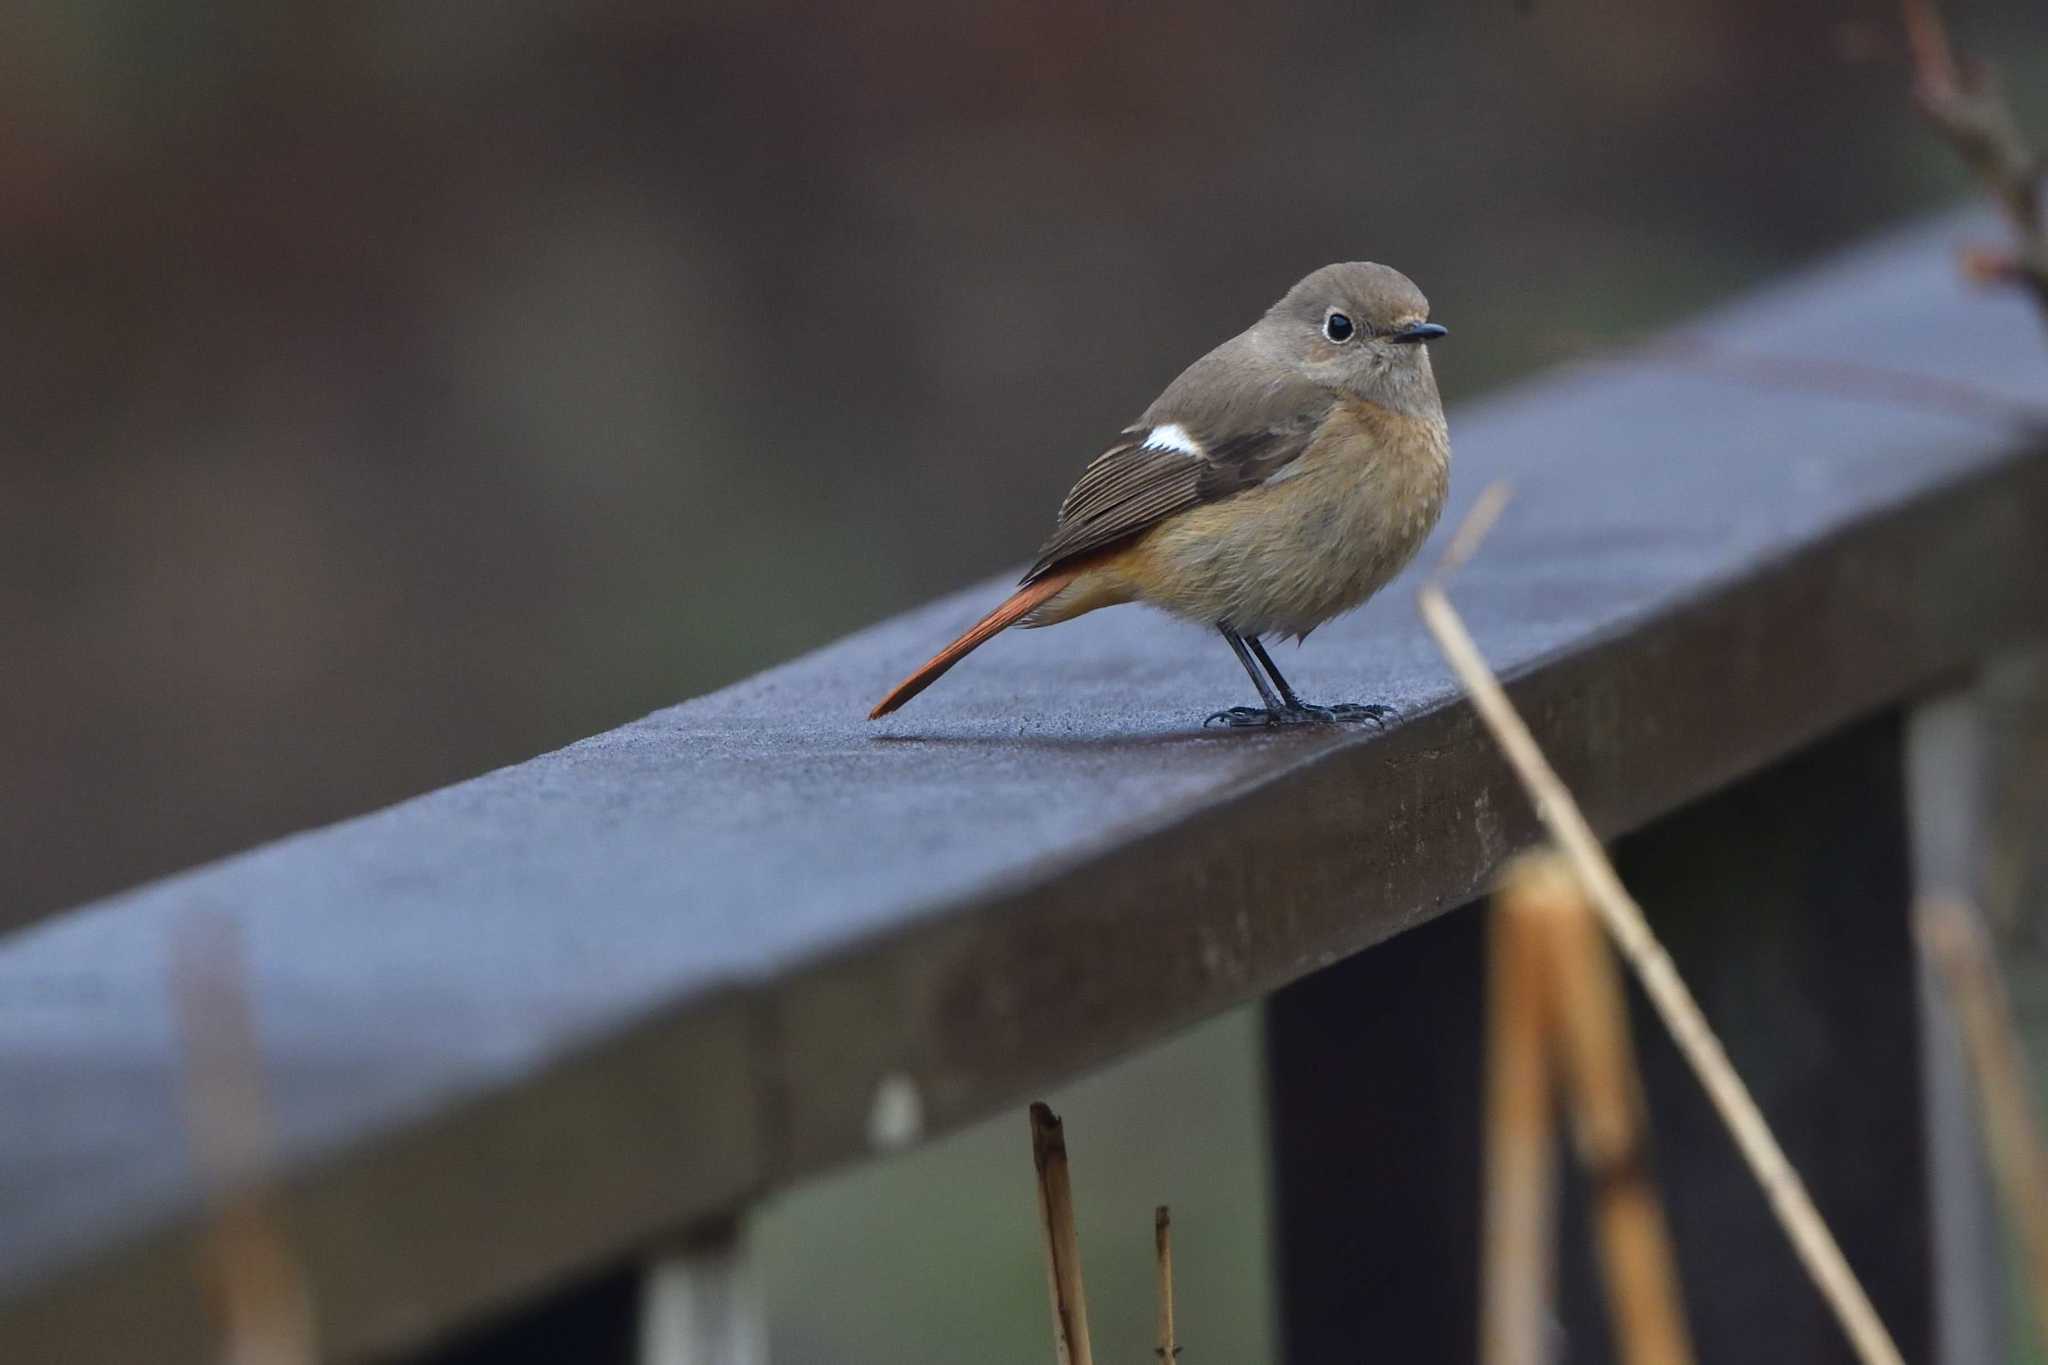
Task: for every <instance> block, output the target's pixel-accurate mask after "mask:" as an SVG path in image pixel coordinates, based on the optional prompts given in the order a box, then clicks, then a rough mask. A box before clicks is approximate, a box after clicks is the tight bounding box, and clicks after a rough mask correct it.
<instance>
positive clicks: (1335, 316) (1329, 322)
mask: <svg viewBox="0 0 2048 1365" xmlns="http://www.w3.org/2000/svg"><path fill="white" fill-rule="evenodd" d="M1323 335H1324V336H1326V337H1328V338H1329V339H1330V340H1332V341H1349V340H1351V319H1350V318H1347V317H1345V316H1344V315H1343V314H1342V313H1332V314H1330V316H1328V317H1326V318H1324V319H1323Z"/></svg>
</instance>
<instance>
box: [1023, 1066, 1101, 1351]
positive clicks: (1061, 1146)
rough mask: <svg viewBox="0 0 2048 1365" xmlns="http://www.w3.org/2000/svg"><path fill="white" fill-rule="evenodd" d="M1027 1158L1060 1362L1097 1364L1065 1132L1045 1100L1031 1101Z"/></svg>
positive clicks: (1055, 1345)
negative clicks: (1034, 1189) (1033, 1172)
mask: <svg viewBox="0 0 2048 1365" xmlns="http://www.w3.org/2000/svg"><path fill="white" fill-rule="evenodd" d="M1031 1163H1032V1165H1033V1166H1034V1167H1036V1168H1037V1171H1038V1222H1039V1227H1040V1228H1041V1229H1042V1230H1043V1231H1044V1233H1045V1287H1046V1292H1047V1294H1048V1296H1049V1297H1050V1299H1051V1301H1052V1332H1053V1346H1054V1348H1055V1350H1056V1353H1057V1359H1058V1361H1059V1365H1095V1353H1094V1351H1093V1349H1092V1348H1091V1347H1090V1346H1089V1344H1088V1296H1087V1293H1086V1292H1085V1291H1084V1290H1083V1288H1082V1285H1081V1239H1080V1237H1079V1236H1078V1235H1077V1234H1076V1232H1075V1230H1074V1187H1073V1182H1072V1180H1071V1179H1070V1178H1069V1176H1068V1173H1067V1135H1066V1130H1065V1129H1064V1128H1063V1127H1062V1126H1061V1124H1060V1121H1059V1119H1058V1117H1056V1116H1055V1115H1054V1114H1053V1112H1052V1110H1051V1109H1050V1108H1048V1107H1047V1106H1045V1105H1044V1104H1042V1103H1040V1104H1033V1105H1032V1106H1031Z"/></svg>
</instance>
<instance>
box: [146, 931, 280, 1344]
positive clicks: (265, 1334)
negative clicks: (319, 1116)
mask: <svg viewBox="0 0 2048 1365" xmlns="http://www.w3.org/2000/svg"><path fill="white" fill-rule="evenodd" d="M246 980H247V972H246V968H245V966H244V962H243V951H242V940H241V935H240V934H239V932H238V931H237V926H236V924H235V922H234V921H233V920H231V919H228V918H226V917H225V916H217V915H195V916H193V917H191V918H189V919H187V920H185V921H183V922H182V923H180V924H179V925H178V926H177V929H176V931H175V933H174V934H173V936H172V942H171V995H172V998H173V1000H174V1002H175V1004H176V1007H177V1013H178V1022H179V1026H180V1028H181V1030H182V1032H183V1035H184V1045H185V1047H184V1051H185V1086H184V1089H185V1108H186V1122H187V1124H188V1126H189V1128H190V1130H191V1135H192V1148H193V1160H194V1163H195V1164H196V1165H197V1166H198V1167H199V1169H200V1172H201V1175H202V1177H203V1178H204V1180H205V1182H206V1185H207V1186H208V1188H209V1190H210V1195H211V1198H212V1199H213V1201H214V1206H215V1207H214V1212H213V1218H212V1221H211V1226H210V1228H209V1229H208V1236H207V1241H206V1253H205V1254H206V1258H207V1267H206V1277H207V1283H208V1288H209V1290H210V1291H211V1293H212V1294H213V1296H214V1301H215V1311H216V1313H217V1315H218V1317H219V1320H220V1327H221V1335H222V1338H223V1350H222V1359H223V1360H225V1361H226V1362H228V1365H312V1361H313V1360H314V1345H313V1315H312V1304H311V1300H310V1298H309V1296H308V1294H307V1291H306V1285H305V1279H304V1277H303V1275H302V1274H301V1272H300V1269H299V1265H298V1262H297V1261H296V1259H295V1258H294V1257H293V1256H292V1253H291V1249H290V1246H289V1244H288V1243H287V1241H286V1239H285V1236H284V1234H283V1232H282V1230H281V1223H280V1221H279V1218H278V1216H277V1210H276V1208H275V1207H274V1201H273V1200H272V1198H271V1197H270V1194H269V1192H268V1190H267V1188H266V1186H265V1180H266V1178H267V1176H268V1173H269V1166H270V1161H271V1152H272V1146H273V1142H272V1136H271V1129H270V1112H269V1108H268V1106H267V1105H266V1104H265V1102H264V1096H263V1067H262V1059H261V1057H260V1056H259V1055H258V1053H257V1049H256V1034H255V1029H254V1026H253V1024H252V1022H251V1019H250V1013H249V1000H248V995H247V992H246V986H245V983H246Z"/></svg>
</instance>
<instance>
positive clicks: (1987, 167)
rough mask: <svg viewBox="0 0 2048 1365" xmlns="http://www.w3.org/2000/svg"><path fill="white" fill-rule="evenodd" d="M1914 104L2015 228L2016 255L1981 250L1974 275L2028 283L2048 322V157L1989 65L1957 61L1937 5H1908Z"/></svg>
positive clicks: (1970, 256) (1912, 1)
mask: <svg viewBox="0 0 2048 1365" xmlns="http://www.w3.org/2000/svg"><path fill="white" fill-rule="evenodd" d="M1901 13H1902V15H1903V18H1904V20H1905V26H1906V48H1907V51H1908V52H1909V53H1910V54H1911V56H1912V61H1913V99H1914V102H1915V103H1916V104H1918V105H1919V106H1920V112H1921V113H1922V114H1924V115H1926V117H1927V121H1928V122H1929V123H1931V124H1933V125H1934V128H1935V130H1936V131H1937V132H1939V133H1940V134H1941V135H1942V137H1943V138H1944V139H1946V140H1947V142H1948V144H1949V145H1950V146H1951V147H1953V148H1954V149H1955V152H1956V155H1957V156H1958V157H1960V158H1961V159H1962V161H1963V164H1964V165H1966V166H1968V167H1969V168H1970V170H1971V171H1972V172H1973V173H1974V174H1975V175H1976V177H1977V178H1978V179H1979V180H1980V181H1982V182H1983V184H1984V188H1985V189H1986V190H1988V191H1989V192H1990V194H1991V197H1992V198H1993V199H1994V200H1996V201H1997V203H1998V206H1999V208H2000V209H2001V210H2003V211H2004V213H2005V216H2006V219H2007V221H2008V222H2010V223H2011V224H2012V229H2013V237H2014V246H2013V249H2012V251H2011V252H2010V253H2005V252H1998V251H1993V250H1990V249H1987V248H1981V247H1980V248H1975V249H1973V250H1971V251H1970V252H1968V253H1966V255H1965V257H1964V266H1965V268H1966V269H1967V270H1968V272H1969V273H1970V274H1971V275H1973V276H1975V277H1977V278H1979V279H1985V280H2003V281H2008V282H2011V283H2015V284H2020V285H2024V286H2025V287H2026V288H2027V289H2028V290H2029V291H2030V292H2031V293H2032V294H2033V296H2034V301H2035V302H2036V303H2037V304H2039V305H2040V307H2041V308H2042V310H2043V316H2044V318H2048V232H2044V231H2043V226H2044V225H2043V221H2042V214H2041V158H2040V156H2039V155H2038V154H2037V153H2036V152H2035V151H2034V149H2033V147H2032V146H2031V145H2030V144H2029V143H2028V142H2027V139H2026V135H2025V134H2024V133H2022V132H2021V131H2020V126H2019V121H2018V120H2017V119H2015V118H2014V117H2013V112H2012V106H2011V105H2010V104H2009V103H2008V102H2007V101H2006V98H2005V92H2004V91H2003V90H2002V89H2001V88H2000V87H1999V83H1998V78H1997V75H1996V74H1995V73H1994V72H1993V71H1992V69H1991V68H1990V66H1988V65H1987V64H1986V63H1984V62H1982V61H1979V60H1976V59H1974V58H1971V57H1968V56H1962V57H1959V56H1957V54H1956V52H1955V49H1954V47H1953V46H1952V45H1951V44H1950V42H1949V37H1948V27H1947V25H1946V24H1944V23H1943V22H1942V18H1941V11H1940V9H1939V7H1938V6H1937V5H1936V3H1935V0H1901Z"/></svg>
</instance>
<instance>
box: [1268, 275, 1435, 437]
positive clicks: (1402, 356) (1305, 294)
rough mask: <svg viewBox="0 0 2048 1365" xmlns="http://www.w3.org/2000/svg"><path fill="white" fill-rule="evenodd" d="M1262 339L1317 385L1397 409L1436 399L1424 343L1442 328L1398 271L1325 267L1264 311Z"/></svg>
mask: <svg viewBox="0 0 2048 1365" xmlns="http://www.w3.org/2000/svg"><path fill="white" fill-rule="evenodd" d="M1264 326H1265V327H1266V328H1267V329H1269V331H1270V333H1271V335H1270V338H1269V339H1270V341H1271V342H1272V344H1274V345H1275V346H1276V347H1278V348H1279V349H1280V350H1281V351H1282V352H1283V353H1284V354H1286V355H1288V356H1290V357H1291V358H1292V359H1293V360H1294V362H1295V363H1296V364H1297V365H1299V366H1300V367H1301V369H1302V370H1303V371H1304V372H1305V373H1307V374H1309V375H1310V376H1311V377H1313V378H1315V379H1317V380H1318V381H1319V382H1323V383H1327V384H1331V385H1333V386H1336V387H1340V388H1343V389H1346V390H1349V391H1350V392H1353V393H1356V394H1357V395H1358V396H1359V397H1361V398H1367V399H1371V400H1373V401H1375V402H1381V403H1390V404H1392V405H1394V406H1397V407H1400V408H1402V409H1403V410H1408V409H1412V408H1414V407H1415V406H1416V405H1417V404H1419V403H1422V402H1424V401H1426V402H1427V403H1429V404H1432V405H1433V404H1434V403H1435V402H1436V379H1435V376H1434V375H1432V374H1431V372H1430V368H1429V344H1428V343H1430V342H1431V341H1434V340H1436V339H1437V338H1438V337H1441V336H1445V335H1447V334H1448V329H1446V328H1443V327H1440V326H1438V325H1437V324H1436V323H1434V322H1431V321H1430V320H1429V300H1428V299H1426V298H1424V297H1423V296H1422V291H1421V290H1420V289H1417V288H1416V287H1415V284H1414V282H1413V281H1412V280H1410V279H1409V278H1408V277H1407V276H1406V275H1403V274H1402V273H1401V272H1400V271H1398V270H1394V269H1392V268H1390V267H1388V266H1384V265H1376V264H1374V263H1373V262H1371V261H1345V262H1341V263H1339V264H1337V265H1326V266H1324V267H1323V268H1322V269H1321V270H1318V271H1316V272H1315V273H1313V274H1311V275H1309V276H1307V277H1306V278H1305V279H1303V280H1302V281H1301V282H1300V283H1299V284H1297V285H1295V286H1294V288H1292V289H1290V290H1288V291H1287V294H1286V296H1285V297H1284V298H1282V299H1281V300H1280V301H1279V302H1278V303H1276V304H1274V305H1273V306H1272V308H1271V309H1269V310H1267V313H1266V318H1265V323H1264Z"/></svg>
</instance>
